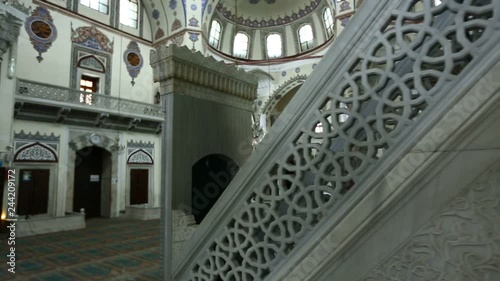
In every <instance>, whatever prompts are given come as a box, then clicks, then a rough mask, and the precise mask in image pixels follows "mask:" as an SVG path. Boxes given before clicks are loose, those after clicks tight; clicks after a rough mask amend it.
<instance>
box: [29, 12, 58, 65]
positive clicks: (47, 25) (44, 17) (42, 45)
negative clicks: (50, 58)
mask: <svg viewBox="0 0 500 281" xmlns="http://www.w3.org/2000/svg"><path fill="white" fill-rule="evenodd" d="M24 28H25V29H26V33H28V35H29V37H30V41H31V44H32V45H33V48H35V50H36V51H37V52H38V56H37V57H36V59H37V60H38V62H41V61H42V60H43V57H42V53H45V52H47V50H48V49H49V48H50V47H51V46H52V43H53V42H54V41H55V40H56V38H57V29H56V26H55V25H54V23H53V20H52V16H51V15H50V12H49V10H47V9H46V8H44V7H37V8H36V9H35V10H34V11H33V13H32V14H31V16H30V17H29V18H27V19H26V22H25V23H24Z"/></svg>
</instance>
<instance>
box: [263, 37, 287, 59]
mask: <svg viewBox="0 0 500 281" xmlns="http://www.w3.org/2000/svg"><path fill="white" fill-rule="evenodd" d="M266 49H267V56H268V57H269V58H279V57H281V56H283V47H282V43H281V35H279V34H277V33H274V34H270V35H268V36H267V40H266Z"/></svg>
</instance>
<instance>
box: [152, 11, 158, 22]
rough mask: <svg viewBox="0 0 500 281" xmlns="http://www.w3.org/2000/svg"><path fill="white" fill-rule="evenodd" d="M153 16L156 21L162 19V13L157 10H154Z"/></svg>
mask: <svg viewBox="0 0 500 281" xmlns="http://www.w3.org/2000/svg"><path fill="white" fill-rule="evenodd" d="M152 16H153V18H154V19H155V20H157V19H159V18H160V11H158V10H157V9H154V10H153V14H152Z"/></svg>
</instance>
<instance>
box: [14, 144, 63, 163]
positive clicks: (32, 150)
mask: <svg viewBox="0 0 500 281" xmlns="http://www.w3.org/2000/svg"><path fill="white" fill-rule="evenodd" d="M14 161H15V162H49V163H57V162H58V161H59V160H58V157H57V152H56V151H54V149H53V148H51V147H50V146H47V145H45V144H43V143H40V142H35V143H30V144H27V145H25V146H22V147H20V148H19V150H18V151H17V152H16V154H15V156H14Z"/></svg>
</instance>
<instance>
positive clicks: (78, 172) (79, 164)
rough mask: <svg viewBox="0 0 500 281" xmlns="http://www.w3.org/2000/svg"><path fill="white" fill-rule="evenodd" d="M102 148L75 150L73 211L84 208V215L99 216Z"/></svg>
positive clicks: (88, 216)
mask: <svg viewBox="0 0 500 281" xmlns="http://www.w3.org/2000/svg"><path fill="white" fill-rule="evenodd" d="M101 182H102V149H101V148H99V147H97V146H92V147H86V148H83V149H81V150H79V151H78V152H77V159H76V163H75V181H74V193H73V211H75V212H80V209H81V208H84V209H85V213H86V217H87V218H90V217H100V216H101Z"/></svg>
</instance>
